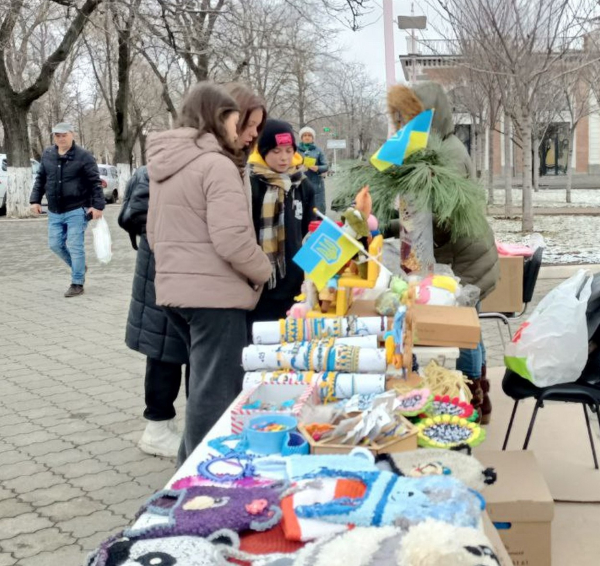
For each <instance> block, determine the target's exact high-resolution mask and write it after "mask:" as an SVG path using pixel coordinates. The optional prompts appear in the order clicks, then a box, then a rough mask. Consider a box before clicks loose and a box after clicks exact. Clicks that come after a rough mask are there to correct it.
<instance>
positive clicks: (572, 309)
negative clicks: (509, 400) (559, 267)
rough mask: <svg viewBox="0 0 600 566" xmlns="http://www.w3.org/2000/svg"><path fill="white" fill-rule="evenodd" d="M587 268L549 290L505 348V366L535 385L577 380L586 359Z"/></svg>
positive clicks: (588, 283)
mask: <svg viewBox="0 0 600 566" xmlns="http://www.w3.org/2000/svg"><path fill="white" fill-rule="evenodd" d="M591 289H592V277H591V274H590V272H589V271H586V270H583V269H581V270H579V272H578V273H577V274H576V275H574V276H573V277H571V278H570V279H567V280H566V281H564V282H563V283H561V284H560V285H559V286H558V287H556V288H555V289H553V290H552V291H550V293H548V294H547V295H546V296H545V297H544V298H543V299H542V300H541V301H540V303H539V305H538V306H537V307H536V309H535V310H534V311H533V313H532V315H531V316H530V317H529V320H528V321H527V322H524V323H523V324H522V325H521V326H520V328H519V330H518V331H517V332H516V333H515V335H514V337H513V339H512V342H511V343H510V344H509V345H508V346H507V347H506V351H505V354H504V362H505V364H506V367H508V368H509V369H511V370H513V371H514V372H515V373H518V374H519V375H520V376H521V377H524V378H525V379H528V380H529V381H531V382H532V383H533V384H535V385H537V386H538V387H548V386H550V385H557V384H559V383H572V382H573V381H576V380H577V379H578V378H579V376H580V375H581V372H582V371H583V368H584V367H585V364H586V362H587V358H588V331H587V322H586V316H585V312H586V309H587V303H588V300H589V298H590V294H591Z"/></svg>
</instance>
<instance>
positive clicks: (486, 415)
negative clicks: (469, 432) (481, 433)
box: [479, 364, 492, 425]
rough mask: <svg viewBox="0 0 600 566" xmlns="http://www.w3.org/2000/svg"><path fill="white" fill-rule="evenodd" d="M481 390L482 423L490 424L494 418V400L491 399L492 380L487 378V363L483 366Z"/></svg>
mask: <svg viewBox="0 0 600 566" xmlns="http://www.w3.org/2000/svg"><path fill="white" fill-rule="evenodd" d="M479 381H480V383H481V392H482V393H483V399H482V401H481V424H484V425H486V424H490V420H491V419H492V402H491V401H490V395H489V393H490V382H489V381H488V378H487V367H486V366H485V364H484V365H483V366H482V367H481V379H480V380H479Z"/></svg>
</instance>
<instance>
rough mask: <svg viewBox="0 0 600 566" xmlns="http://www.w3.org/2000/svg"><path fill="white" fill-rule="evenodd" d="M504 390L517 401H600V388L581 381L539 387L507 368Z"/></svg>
mask: <svg viewBox="0 0 600 566" xmlns="http://www.w3.org/2000/svg"><path fill="white" fill-rule="evenodd" d="M502 390H503V391H504V393H506V394H507V395H508V396H509V397H512V398H513V399H514V400H515V401H517V400H519V401H521V400H523V399H528V398H530V397H533V398H534V399H539V398H542V399H544V400H547V401H563V402H565V403H592V404H593V403H600V388H598V389H597V388H595V387H590V386H588V385H584V384H583V383H579V382H575V383H564V384H560V385H551V386H549V387H537V386H536V385H534V384H533V383H531V381H529V380H527V379H524V378H522V377H521V376H520V375H518V374H516V373H515V372H513V371H511V370H507V371H506V373H505V374H504V379H503V380H502Z"/></svg>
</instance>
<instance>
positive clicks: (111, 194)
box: [98, 163, 119, 202]
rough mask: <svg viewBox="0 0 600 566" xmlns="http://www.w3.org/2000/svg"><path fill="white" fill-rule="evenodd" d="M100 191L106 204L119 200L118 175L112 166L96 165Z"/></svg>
mask: <svg viewBox="0 0 600 566" xmlns="http://www.w3.org/2000/svg"><path fill="white" fill-rule="evenodd" d="M98 171H100V180H101V181H102V191H103V192H104V198H105V199H106V202H117V201H118V200H119V173H118V171H117V168H116V167H115V166H114V165H107V164H106V163H98Z"/></svg>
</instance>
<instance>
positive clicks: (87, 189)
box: [29, 122, 105, 297]
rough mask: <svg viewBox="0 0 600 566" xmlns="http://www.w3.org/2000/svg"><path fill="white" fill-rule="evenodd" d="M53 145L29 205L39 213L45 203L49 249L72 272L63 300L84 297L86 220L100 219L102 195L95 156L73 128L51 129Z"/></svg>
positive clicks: (67, 125) (60, 127) (47, 151)
mask: <svg viewBox="0 0 600 566" xmlns="http://www.w3.org/2000/svg"><path fill="white" fill-rule="evenodd" d="M52 134H53V135H54V145H53V146H52V147H49V148H47V149H46V150H45V151H44V153H43V155H42V159H41V163H40V167H39V169H38V172H37V176H36V179H35V183H34V185H33V191H32V192H31V198H30V199H29V202H30V204H31V209H32V210H33V211H34V212H35V213H37V214H41V213H42V197H43V196H44V194H45V195H46V197H47V199H48V245H49V247H50V249H51V250H52V251H53V252H54V253H55V254H56V255H57V256H58V257H59V258H61V259H62V260H63V261H64V262H65V263H66V264H67V265H68V266H69V267H70V268H71V286H70V287H69V288H68V289H67V292H66V293H65V297H76V296H77V295H81V294H83V284H84V282H85V272H86V270H87V267H86V264H85V229H86V227H87V223H88V221H89V220H96V219H98V218H102V211H103V210H104V204H105V201H104V194H103V192H102V185H101V182H100V173H99V171H98V166H97V165H96V160H95V159H94V156H93V155H92V154H91V153H90V152H89V151H86V150H85V149H83V148H81V147H79V146H78V145H77V144H76V143H75V141H74V140H73V126H71V124H67V123H65V122H61V123H60V124H56V126H54V128H53V129H52Z"/></svg>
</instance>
